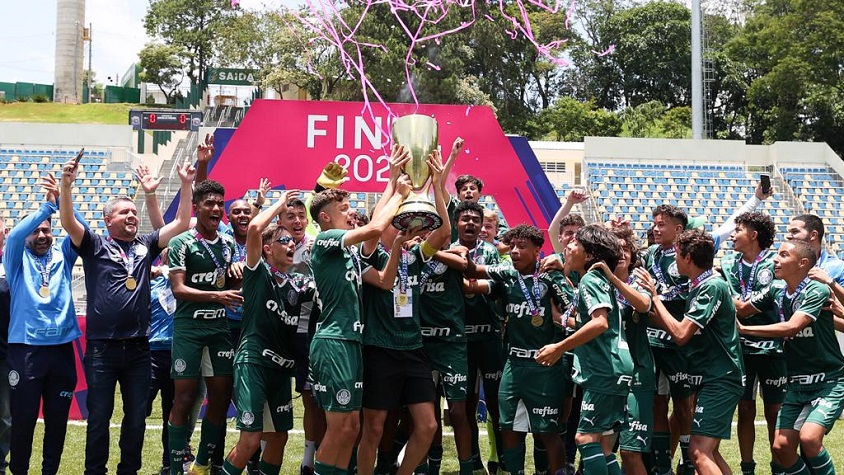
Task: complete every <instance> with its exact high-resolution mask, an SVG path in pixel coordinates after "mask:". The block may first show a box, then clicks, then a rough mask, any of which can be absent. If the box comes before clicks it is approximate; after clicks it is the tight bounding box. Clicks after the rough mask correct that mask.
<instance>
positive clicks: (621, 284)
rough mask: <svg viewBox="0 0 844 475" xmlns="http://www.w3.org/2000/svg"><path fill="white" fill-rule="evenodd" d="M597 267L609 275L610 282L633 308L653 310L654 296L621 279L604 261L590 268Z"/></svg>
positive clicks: (643, 311) (641, 311) (642, 311)
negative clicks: (652, 299)
mask: <svg viewBox="0 0 844 475" xmlns="http://www.w3.org/2000/svg"><path fill="white" fill-rule="evenodd" d="M596 269H597V270H600V271H601V272H603V273H604V275H605V276H607V278H608V279H609V280H610V282H612V285H613V286H614V287H615V288H616V289H618V291H619V292H620V293H621V295H623V296H624V298H626V299H627V301H628V302H630V306H631V307H633V310H635V311H637V312H639V313H648V312H649V311H650V310H651V298H652V297H651V296H650V295H646V294H644V293H642V292H639V291H638V290H636V288H635V287H633V286H632V285H630V284H628V283H627V282H625V281H623V280H621V279H619V278H618V277H617V276H616V275H615V274H614V273H613V272H612V271H610V268H609V267H608V266H607V264H606V263H605V262H604V261H600V262H598V263H597V264H594V265H593V266H592V268H591V269H589V270H596Z"/></svg>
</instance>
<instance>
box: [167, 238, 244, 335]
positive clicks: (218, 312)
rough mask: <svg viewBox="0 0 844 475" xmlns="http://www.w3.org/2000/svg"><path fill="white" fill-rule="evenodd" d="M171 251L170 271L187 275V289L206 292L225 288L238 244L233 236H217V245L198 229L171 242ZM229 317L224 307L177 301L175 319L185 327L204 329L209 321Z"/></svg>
mask: <svg viewBox="0 0 844 475" xmlns="http://www.w3.org/2000/svg"><path fill="white" fill-rule="evenodd" d="M168 247H169V252H168V256H169V261H170V271H171V272H172V271H184V272H185V285H187V286H188V287H191V288H194V289H197V290H202V291H206V292H211V291H219V290H223V289H224V288H225V286H226V285H225V283H226V272H227V271H228V268H229V265H231V262H232V256H233V255H234V240H232V238H231V237H230V236H228V235H226V234H223V233H217V237H216V238H215V239H214V240H213V241H208V240H206V239H203V238H202V236H201V235H200V234H199V233H198V232H197V231H196V229H189V230H187V231H185V232H183V233H181V234H179V235H178V236H176V237H174V238H173V239H171V240H170V244H169V246H168ZM225 317H226V308H225V307H224V306H223V305H222V304H219V303H212V302H195V301H191V300H182V299H178V300H176V313H175V314H173V318H177V319H184V320H185V322H182V323H183V324H187V326H189V327H201V328H204V327H206V326H207V324H208V320H216V319H220V318H225ZM187 322H190V323H187ZM183 328H186V327H184V326H183Z"/></svg>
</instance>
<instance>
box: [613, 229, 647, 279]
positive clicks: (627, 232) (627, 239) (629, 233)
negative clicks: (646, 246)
mask: <svg viewBox="0 0 844 475" xmlns="http://www.w3.org/2000/svg"><path fill="white" fill-rule="evenodd" d="M610 232H611V233H613V235H614V236H615V237H616V238H618V240H619V241H624V245H623V246H622V249H621V250H622V252H623V251H625V250H626V251H628V252H630V262H629V263H628V264H627V271H628V272H633V269H635V268H637V267H639V266H640V265H641V261H640V260H639V250H640V249H639V239H638V238H637V237H636V233H634V232H633V230H632V229H630V228H629V227H627V226H624V227H620V228H613V229H611V230H610ZM619 244H621V243H620V242H619Z"/></svg>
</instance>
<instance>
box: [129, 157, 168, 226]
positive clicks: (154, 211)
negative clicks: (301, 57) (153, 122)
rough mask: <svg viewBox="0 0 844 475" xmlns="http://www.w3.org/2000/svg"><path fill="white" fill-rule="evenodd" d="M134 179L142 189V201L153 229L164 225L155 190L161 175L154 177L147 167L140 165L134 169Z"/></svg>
mask: <svg viewBox="0 0 844 475" xmlns="http://www.w3.org/2000/svg"><path fill="white" fill-rule="evenodd" d="M135 179H136V180H138V182H139V183H140V184H141V189H142V190H144V201H145V203H146V205H147V215H148V216H149V222H150V224H152V228H153V229H161V228H163V227H164V215H163V214H161V207H160V206H159V205H158V196H156V194H155V192H156V190H158V185H159V184H161V177H155V176H153V175H152V173H150V172H149V167H148V166H146V165H140V166H139V167H138V168H136V169H135Z"/></svg>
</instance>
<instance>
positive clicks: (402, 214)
mask: <svg viewBox="0 0 844 475" xmlns="http://www.w3.org/2000/svg"><path fill="white" fill-rule="evenodd" d="M442 225H443V220H442V218H440V215H439V214H437V208H436V207H435V206H434V203H431V202H430V201H427V200H419V199H415V200H411V201H405V202H404V203H402V205H401V206H399V212H398V213H397V214H396V215H395V216H394V217H393V227H395V228H396V229H398V230H400V231H407V230H408V229H414V230H429V229H430V230H434V229H437V228H439V227H440V226H442Z"/></svg>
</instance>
